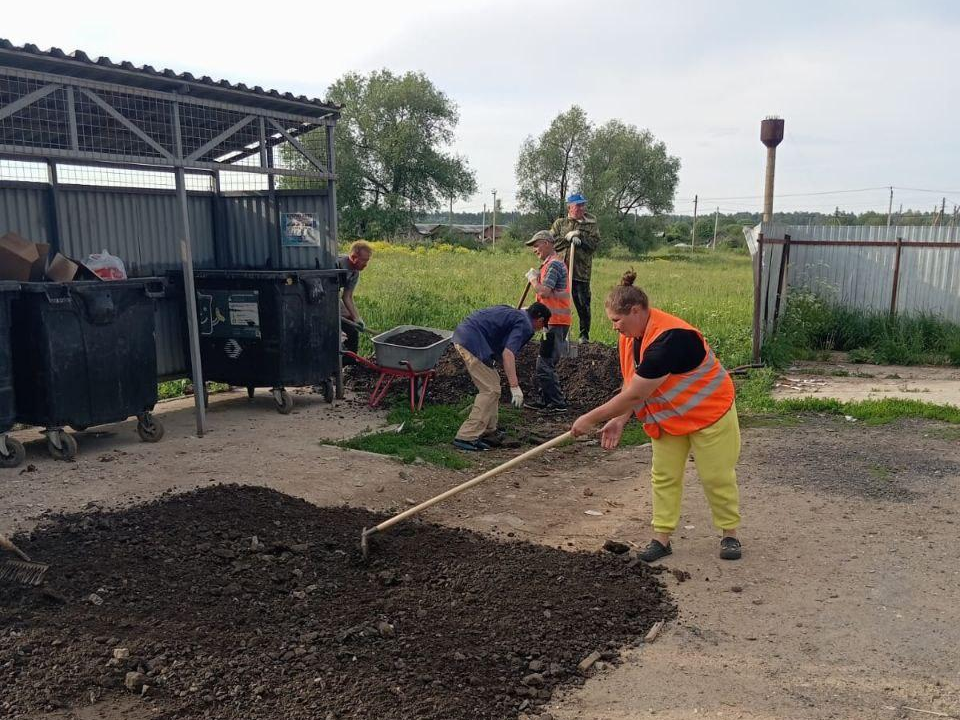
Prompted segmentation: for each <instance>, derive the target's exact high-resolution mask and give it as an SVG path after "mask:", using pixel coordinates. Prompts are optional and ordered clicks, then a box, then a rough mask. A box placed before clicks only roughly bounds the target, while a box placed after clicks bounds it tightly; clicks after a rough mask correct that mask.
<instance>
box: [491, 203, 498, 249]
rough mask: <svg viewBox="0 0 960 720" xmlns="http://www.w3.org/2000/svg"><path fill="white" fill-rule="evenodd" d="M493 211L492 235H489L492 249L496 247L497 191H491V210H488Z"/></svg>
mask: <svg viewBox="0 0 960 720" xmlns="http://www.w3.org/2000/svg"><path fill="white" fill-rule="evenodd" d="M490 212H491V213H493V235H492V236H491V241H492V242H493V249H494V250H496V249H497V191H496V190H494V191H493V210H491V211H490Z"/></svg>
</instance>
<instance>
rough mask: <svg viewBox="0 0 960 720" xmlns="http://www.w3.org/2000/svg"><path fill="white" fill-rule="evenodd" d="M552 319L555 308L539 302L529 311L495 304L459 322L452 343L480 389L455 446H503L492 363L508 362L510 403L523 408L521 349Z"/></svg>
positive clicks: (497, 378) (497, 386)
mask: <svg viewBox="0 0 960 720" xmlns="http://www.w3.org/2000/svg"><path fill="white" fill-rule="evenodd" d="M548 322H550V310H549V308H547V306H546V305H544V304H543V303H539V302H535V303H533V304H532V305H531V306H530V307H528V308H526V309H525V310H517V309H516V308H512V307H510V306H509V305H494V306H493V307H489V308H484V309H482V310H477V311H476V312H474V313H472V314H470V315H469V316H468V317H467V318H466V319H465V320H464V321H463V322H462V323H460V324H459V325H458V326H457V329H456V330H455V331H454V333H453V346H454V347H455V348H456V349H457V352H458V353H460V357H462V358H463V362H464V364H465V365H466V366H467V372H468V373H470V379H471V380H473V384H474V385H476V387H477V397H476V399H475V400H474V401H473V408H472V409H471V410H470V417H468V418H467V419H466V421H465V422H464V423H463V425H461V426H460V429H459V430H458V431H457V437H456V439H454V441H453V445H454V447H456V448H459V449H460V450H470V451H476V450H489V449H490V447H491V445H494V444H499V443H500V442H502V440H503V434H502V433H501V432H500V431H499V430H497V411H498V406H499V404H500V374H499V373H498V372H497V371H496V370H495V369H494V367H493V361H494V360H496V359H500V360H501V361H502V362H503V372H504V373H505V374H506V376H507V381H508V382H509V383H510V402H511V403H513V406H514V407H517V408H521V407H523V391H522V390H521V389H520V381H519V380H518V379H517V353H519V352H520V349H521V348H522V347H523V346H524V345H526V344H527V343H528V342H529V341H530V338H532V337H533V333H534V332H535V331H537V330H543V328H545V327H546V326H547V323H548Z"/></svg>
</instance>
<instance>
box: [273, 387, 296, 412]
mask: <svg viewBox="0 0 960 720" xmlns="http://www.w3.org/2000/svg"><path fill="white" fill-rule="evenodd" d="M273 398H274V401H276V403H277V412H278V413H280V414H281V415H289V414H290V413H292V412H293V396H292V395H291V394H290V393H288V392H287V391H286V390H281V391H280V392H279V393H277V392H274V394H273Z"/></svg>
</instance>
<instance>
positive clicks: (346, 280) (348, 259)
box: [337, 240, 373, 365]
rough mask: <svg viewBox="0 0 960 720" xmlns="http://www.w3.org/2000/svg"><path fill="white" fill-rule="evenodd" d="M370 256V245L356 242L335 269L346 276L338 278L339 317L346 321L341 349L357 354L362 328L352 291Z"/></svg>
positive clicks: (346, 362)
mask: <svg viewBox="0 0 960 720" xmlns="http://www.w3.org/2000/svg"><path fill="white" fill-rule="evenodd" d="M372 256H373V248H372V247H370V244H369V243H366V242H364V241H363V240H357V241H356V242H355V243H353V244H352V245H351V246H350V251H349V252H348V253H347V254H346V255H341V256H340V257H338V258H337V269H339V270H346V274H345V275H341V277H340V293H341V295H340V317H342V318H343V319H344V320H346V321H347V322H345V323H343V325H342V329H343V333H344V335H346V340H345V341H344V343H343V347H344V349H346V350H352V351H353V352H357V350H358V349H359V347H360V332H361V331H362V330H363V328H364V324H363V318H361V317H360V311H359V310H357V306H356V305H355V304H354V302H353V291H354V290H356V288H357V283H359V282H360V273H361V272H362V271H363V269H364V268H365V267H366V266H367V263H369V262H370V258H371V257H372ZM348 323H350V324H348ZM350 362H352V361H351V360H350V359H349V358H346V357H345V358H344V364H345V365H348V364H350Z"/></svg>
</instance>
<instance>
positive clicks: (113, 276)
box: [83, 250, 127, 280]
mask: <svg viewBox="0 0 960 720" xmlns="http://www.w3.org/2000/svg"><path fill="white" fill-rule="evenodd" d="M83 264H84V265H86V266H87V267H88V268H89V269H90V270H91V271H92V272H93V273H94V274H95V275H96V276H97V277H99V278H100V279H101V280H126V279H127V270H126V268H124V266H123V260H121V259H120V258H118V257H117V256H116V255H111V254H110V253H109V252H107V251H106V250H104V251H103V252H102V253H93V254H92V255H90V256H89V257H87V260H86V262H84V263H83Z"/></svg>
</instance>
